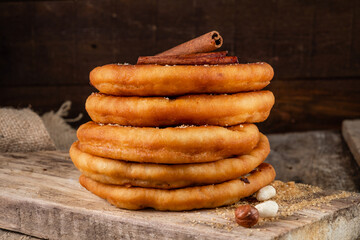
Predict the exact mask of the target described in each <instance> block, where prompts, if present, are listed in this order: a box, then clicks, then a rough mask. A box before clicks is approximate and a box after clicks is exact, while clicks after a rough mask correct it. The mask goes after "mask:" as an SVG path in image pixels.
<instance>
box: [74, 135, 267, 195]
mask: <svg viewBox="0 0 360 240" xmlns="http://www.w3.org/2000/svg"><path fill="white" fill-rule="evenodd" d="M77 146H78V142H75V143H74V144H73V145H72V146H71V148H70V157H71V159H72V161H73V163H74V164H75V166H76V167H77V168H78V169H79V170H80V171H81V172H82V174H84V175H85V176H86V177H90V178H91V179H93V180H95V181H98V182H102V183H106V184H116V185H127V186H138V187H147V188H163V189H172V188H180V187H187V186H191V185H206V184H214V183H220V182H225V181H228V180H232V179H236V178H238V177H240V176H241V175H244V174H246V173H248V172H250V171H251V170H253V169H254V168H255V167H257V166H258V165H260V164H261V163H262V162H263V161H264V160H265V158H266V157H267V155H268V154H269V152H270V145H269V141H268V139H267V138H266V136H265V135H263V134H261V136H260V141H259V143H258V145H257V146H256V147H255V148H254V149H253V150H252V151H251V152H250V153H248V154H244V155H240V156H235V157H232V158H226V159H222V160H218V161H215V162H210V163H191V164H175V165H173V164H172V165H165V164H154V163H136V162H126V161H120V160H114V159H107V158H102V157H97V156H94V155H91V154H88V153H85V152H82V151H81V150H80V149H78V147H77Z"/></svg>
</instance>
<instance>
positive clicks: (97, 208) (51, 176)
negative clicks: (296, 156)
mask: <svg viewBox="0 0 360 240" xmlns="http://www.w3.org/2000/svg"><path fill="white" fill-rule="evenodd" d="M79 175H80V174H79V172H78V171H77V169H76V168H75V167H74V166H73V164H72V162H71V160H70V158H69V156H68V153H62V152H56V151H48V152H37V153H2V154H0V193H1V194H0V228H3V229H8V230H12V231H16V232H21V233H24V234H28V235H31V236H36V237H41V238H50V239H116V238H126V239H129V238H131V239H134V238H135V239H164V238H167V239H188V238H196V239H209V238H211V239H233V238H234V239H235V238H236V239H275V238H276V239H278V238H279V239H287V238H292V239H321V238H328V239H354V238H356V237H358V236H360V227H359V226H360V194H351V196H347V197H345V198H342V199H336V200H333V201H331V202H329V203H327V204H322V205H319V206H309V207H306V208H305V209H302V210H300V211H297V212H296V213H295V214H293V215H291V216H287V217H280V218H279V219H277V220H274V221H269V222H263V223H262V224H259V225H256V226H255V227H253V228H251V229H246V228H243V227H240V226H238V225H236V224H235V223H234V220H233V218H232V216H233V211H230V212H229V210H228V209H227V210H226V211H225V210H224V208H218V209H210V210H197V211H188V212H159V211H154V210H150V209H149V210H142V211H129V210H123V209H118V208H116V207H113V206H111V205H110V204H108V203H107V202H106V201H105V200H103V199H100V198H98V197H97V196H95V195H93V194H91V193H89V192H88V191H86V190H85V189H84V188H82V187H81V186H80V185H79V183H78V177H79ZM330 194H333V193H330V192H329V195H330Z"/></svg>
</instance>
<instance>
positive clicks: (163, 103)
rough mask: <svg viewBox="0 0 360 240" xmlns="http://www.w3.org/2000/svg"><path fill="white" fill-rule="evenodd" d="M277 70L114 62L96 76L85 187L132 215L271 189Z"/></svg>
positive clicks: (84, 157)
mask: <svg viewBox="0 0 360 240" xmlns="http://www.w3.org/2000/svg"><path fill="white" fill-rule="evenodd" d="M273 74H274V73H273V69H272V67H271V66H270V65H268V64H266V63H251V64H230V65H200V66H199V65H198V66H195V65H185V66H178V65H175V66H167V65H165V66H160V65H121V64H109V65H105V66H101V67H97V68H95V69H94V70H93V71H91V73H90V82H91V84H92V85H93V86H94V87H95V88H97V89H98V90H99V93H93V94H91V95H90V96H89V97H88V99H87V101H86V110H87V112H88V114H89V115H90V117H91V119H92V121H91V122H88V123H85V124H83V125H82V126H81V127H80V128H79V129H78V131H77V137H78V140H79V141H77V142H75V143H74V144H73V145H72V147H71V149H70V156H71V159H72V161H73V162H74V164H75V166H76V167H77V168H78V169H79V170H80V171H81V173H82V175H81V176H80V179H79V181H80V183H81V185H82V186H84V187H85V188H86V189H88V190H89V191H91V192H92V193H94V194H96V195H98V196H99V197H102V198H104V199H107V200H108V201H109V202H110V203H111V204H114V205H116V206H118V207H120V208H126V209H141V208H147V207H150V208H154V209H157V210H172V211H181V210H190V209H199V208H214V207H218V206H222V205H227V204H232V203H235V202H237V201H238V200H239V199H241V198H243V197H247V196H249V195H251V194H253V193H255V192H256V191H258V190H259V189H260V188H262V187H264V186H266V185H268V184H269V183H271V182H272V181H273V180H274V178H275V171H274V169H273V167H272V166H271V165H270V164H267V163H263V161H264V160H265V159H266V157H267V155H268V154H269V152H270V146H269V142H268V139H267V137H266V136H265V135H263V134H262V133H260V132H259V130H258V128H257V127H256V125H254V123H257V122H262V121H264V120H266V119H267V117H268V116H269V113H270V110H271V108H272V106H273V104H274V96H273V94H272V93H271V92H270V91H265V90H261V89H263V88H264V87H265V86H267V85H268V84H269V83H270V80H271V79H272V77H273Z"/></svg>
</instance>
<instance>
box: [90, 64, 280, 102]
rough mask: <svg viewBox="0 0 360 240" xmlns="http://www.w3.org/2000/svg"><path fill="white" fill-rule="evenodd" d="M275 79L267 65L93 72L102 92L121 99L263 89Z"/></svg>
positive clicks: (113, 67)
mask: <svg viewBox="0 0 360 240" xmlns="http://www.w3.org/2000/svg"><path fill="white" fill-rule="evenodd" d="M273 76H274V71H273V69H272V67H271V66H270V65H269V64H267V63H249V64H231V65H210V66H209V65H201V66H190V65H186V66H160V65H119V64H108V65H104V66H101V67H96V68H95V69H93V70H92V71H91V73H90V83H91V84H92V85H93V86H94V87H95V88H97V89H98V90H99V91H100V92H102V93H106V94H111V95H121V96H179V95H184V94H189V93H191V94H194V93H195V94H198V93H212V94H219V93H237V92H244V91H254V90H260V89H262V88H264V87H266V86H267V85H268V84H269V83H270V80H271V79H272V78H273Z"/></svg>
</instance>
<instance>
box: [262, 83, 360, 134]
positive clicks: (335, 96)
mask: <svg viewBox="0 0 360 240" xmlns="http://www.w3.org/2000/svg"><path fill="white" fill-rule="evenodd" d="M268 89H269V90H271V91H273V93H274V95H275V106H274V108H273V109H272V111H271V114H270V117H269V118H268V119H267V120H266V121H265V122H263V123H261V124H259V126H260V127H261V129H263V131H265V132H266V133H269V132H272V133H274V132H292V131H306V130H314V129H317V130H321V129H340V126H341V122H342V121H343V119H354V118H359V117H360V111H359V109H360V81H358V79H341V80H327V79H318V80H314V81H306V80H291V81H282V80H273V81H272V82H271V84H270V85H269V86H268Z"/></svg>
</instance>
